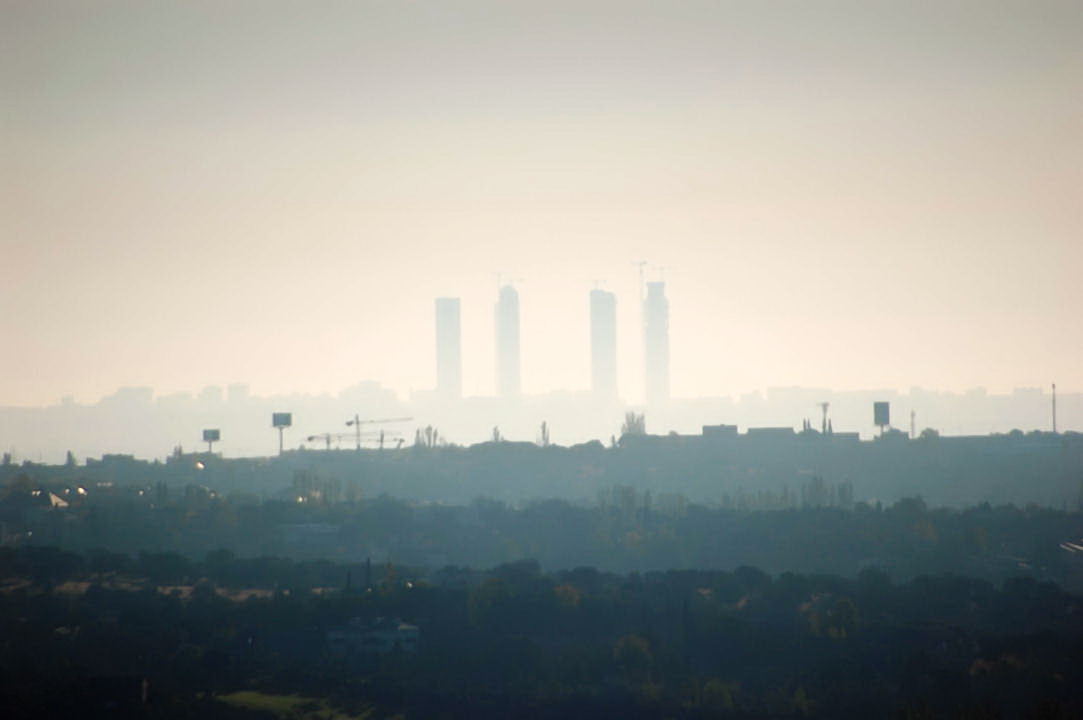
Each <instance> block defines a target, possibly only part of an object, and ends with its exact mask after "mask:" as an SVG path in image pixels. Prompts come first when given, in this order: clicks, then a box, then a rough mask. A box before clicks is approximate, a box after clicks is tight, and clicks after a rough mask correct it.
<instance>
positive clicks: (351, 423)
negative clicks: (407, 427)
mask: <svg viewBox="0 0 1083 720" xmlns="http://www.w3.org/2000/svg"><path fill="white" fill-rule="evenodd" d="M410 420H413V418H412V417H394V418H380V419H377V420H372V419H369V420H362V419H361V418H360V417H359V416H357V415H354V416H353V420H347V421H346V427H352V428H353V430H354V438H355V439H356V440H357V449H358V450H360V449H361V426H362V425H380V424H383V423H396V422H409V421H410ZM380 433H381V435H380V447H381V448H382V447H383V446H384V441H383V431H382V430H381V431H380Z"/></svg>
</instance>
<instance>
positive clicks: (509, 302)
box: [495, 285, 520, 397]
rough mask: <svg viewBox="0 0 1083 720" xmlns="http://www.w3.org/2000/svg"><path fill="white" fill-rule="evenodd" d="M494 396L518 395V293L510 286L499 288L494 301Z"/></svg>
mask: <svg viewBox="0 0 1083 720" xmlns="http://www.w3.org/2000/svg"><path fill="white" fill-rule="evenodd" d="M495 321H496V394H497V395H499V396H500V397H516V396H518V395H519V390H520V381H519V293H518V291H517V290H516V289H515V288H513V287H512V286H511V285H504V286H503V287H501V288H500V295H499V297H498V298H497V301H496V312H495Z"/></svg>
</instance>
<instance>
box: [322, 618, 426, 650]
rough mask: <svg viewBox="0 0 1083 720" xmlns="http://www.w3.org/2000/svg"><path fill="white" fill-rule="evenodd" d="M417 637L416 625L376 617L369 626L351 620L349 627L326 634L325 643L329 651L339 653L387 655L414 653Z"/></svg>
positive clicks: (418, 635)
mask: <svg viewBox="0 0 1083 720" xmlns="http://www.w3.org/2000/svg"><path fill="white" fill-rule="evenodd" d="M420 638H421V631H420V630H419V629H418V627H417V625H411V624H409V623H404V622H403V621H402V620H399V619H398V618H394V619H388V618H377V619H376V621H375V622H372V623H364V622H363V621H362V620H361V618H353V619H352V620H350V624H349V625H346V626H343V627H336V628H330V629H329V630H328V631H327V644H328V645H329V646H330V648H331V650H332V652H336V653H340V654H347V653H351V652H353V653H363V654H371V655H387V654H388V653H391V652H395V651H396V650H398V651H401V652H406V653H414V652H417V646H418V641H419V640H420Z"/></svg>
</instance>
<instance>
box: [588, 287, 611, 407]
mask: <svg viewBox="0 0 1083 720" xmlns="http://www.w3.org/2000/svg"><path fill="white" fill-rule="evenodd" d="M590 388H591V390H592V391H593V392H594V394H595V395H596V396H598V397H601V398H607V399H613V398H615V397H616V396H617V296H616V295H614V294H613V293H611V292H606V291H605V290H591V291H590Z"/></svg>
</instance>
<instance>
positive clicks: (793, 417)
mask: <svg viewBox="0 0 1083 720" xmlns="http://www.w3.org/2000/svg"><path fill="white" fill-rule="evenodd" d="M640 288H641V290H640V292H639V297H638V298H637V300H638V303H639V307H640V317H641V327H640V332H641V338H642V343H643V354H642V367H641V370H642V377H643V397H644V400H645V401H644V402H643V403H642V404H639V403H628V402H626V401H624V400H623V399H622V397H621V395H622V393H621V388H619V387H618V381H617V378H618V366H619V363H620V358H619V357H618V351H617V348H618V343H617V335H618V327H617V296H616V295H615V294H614V293H612V292H609V291H606V290H602V289H597V288H596V289H593V290H591V291H590V292H589V316H590V336H589V344H590V379H591V380H590V388H589V390H587V391H562V392H551V393H547V394H539V395H526V394H524V393H523V390H522V381H521V377H522V372H521V366H522V360H523V358H522V352H521V336H522V328H521V325H520V298H519V291H518V290H517V289H516V288H515V287H514V286H513V285H512V284H511V283H504V284H501V285H500V286H499V288H498V292H497V298H496V302H495V305H494V309H493V332H494V338H495V348H496V358H495V368H496V373H495V378H494V387H495V390H496V392H495V395H493V396H472V397H468V396H464V393H463V339H462V321H461V316H462V302H461V299H460V298H457V297H439V298H436V299H435V302H434V310H435V338H434V339H435V343H434V350H435V352H434V357H435V363H434V364H435V380H436V382H435V386H434V387H433V389H431V390H423V391H415V392H413V393H411V394H410V396H409V397H407V398H402V397H400V396H399V395H398V394H397V393H395V392H394V391H392V390H390V389H388V388H386V387H384V386H382V385H381V384H380V383H378V382H374V381H364V382H360V383H358V384H357V385H354V386H352V387H349V388H346V389H344V390H343V391H341V392H340V393H338V394H337V395H318V396H312V395H301V394H289V395H272V396H266V397H260V396H255V395H253V394H252V393H251V392H250V390H249V387H248V386H247V385H245V384H243V383H235V384H231V385H229V386H227V387H226V388H224V389H223V388H222V387H219V386H209V387H206V388H204V389H203V390H202V391H201V392H200V393H199V394H198V395H190V394H187V393H178V394H169V395H156V394H155V392H154V390H153V389H152V388H149V387H126V388H121V389H119V390H118V391H117V392H116V393H114V394H113V395H110V396H108V397H105V398H102V399H101V400H100V401H98V402H96V403H90V404H81V403H77V402H75V401H74V400H73V399H72V398H64V399H63V400H61V401H60V403H58V404H56V405H53V406H48V407H39V408H26V407H0V450H2V451H3V452H4V453H5V454H6V455H7V456H8V457H9V458H11V460H12V461H25V460H30V461H34V462H37V461H42V462H60V461H62V460H64V459H65V458H66V457H67V456H68V453H69V452H70V453H72V454H74V455H75V456H76V457H83V458H85V457H95V456H100V455H102V454H109V453H120V454H131V455H135V456H137V457H142V458H165V457H168V456H170V455H171V454H172V453H174V452H175V451H176V449H177V448H178V447H180V448H183V449H192V448H198V447H200V446H202V445H203V443H205V442H206V441H207V439H208V438H209V437H213V438H214V439H213V441H212V442H213V443H217V445H216V446H215V447H214V450H215V451H217V452H220V453H221V454H223V455H224V456H226V457H259V456H267V455H272V454H275V453H276V452H278V450H279V443H280V442H281V443H282V445H281V447H282V448H283V449H287V450H290V449H298V448H322V449H333V448H349V447H354V446H362V447H377V446H379V447H384V446H388V447H394V446H398V445H402V444H403V443H413V442H414V441H415V439H416V438H417V437H418V436H419V434H420V433H422V432H426V433H428V434H429V436H430V438H431V440H432V441H435V442H439V443H451V444H463V445H468V444H472V443H477V442H483V441H486V440H491V439H495V438H499V439H504V440H513V441H527V442H536V441H538V442H540V441H542V440H543V435H544V442H546V443H549V442H552V443H554V444H564V445H572V444H576V443H582V442H588V441H592V440H598V441H601V442H602V443H605V444H612V443H614V442H615V441H616V440H617V439H618V438H619V436H620V434H621V427H622V423H623V422H624V420H625V415H626V413H628V412H635V413H637V414H641V415H643V420H644V425H645V429H646V431H647V432H648V433H651V434H668V433H677V434H690V433H691V434H698V433H700V432H701V431H702V430H703V429H704V428H708V427H717V426H727V427H733V428H734V429H735V430H736V429H738V428H739V429H741V430H742V431H745V430H748V429H760V430H762V429H765V428H770V429H775V430H788V429H792V430H797V429H799V428H800V429H801V430H802V431H807V430H813V429H816V428H818V429H819V430H818V431H819V432H823V433H827V432H828V431H830V432H832V433H835V434H839V435H842V436H852V437H854V438H858V437H862V438H866V439H868V438H871V437H873V436H875V435H876V434H878V433H881V432H883V431H884V430H885V429H888V428H891V427H894V428H897V429H899V430H900V431H901V432H902V433H903V434H905V435H908V436H910V437H916V436H918V435H919V434H920V433H921V432H922V431H924V430H926V429H930V430H933V431H935V432H937V433H940V434H944V435H956V436H958V435H986V434H992V433H1008V432H1011V431H1013V430H1020V431H1024V432H1030V431H1034V430H1040V431H1057V430H1059V431H1077V430H1080V429H1083V394H1081V393H1061V394H1060V395H1059V396H1054V394H1053V393H1055V389H1054V388H1053V387H1050V391H1049V392H1047V391H1046V390H1045V389H1044V388H1036V387H1031V388H1017V389H1015V390H1014V391H1012V392H1011V393H1009V394H1003V395H996V394H990V393H987V392H986V391H985V390H984V389H982V388H975V389H973V390H969V391H967V392H964V393H946V392H938V391H933V390H927V389H922V388H911V389H910V390H909V391H908V392H900V391H898V390H895V389H870V390H862V391H843V392H840V391H834V390H831V389H827V388H802V387H778V388H768V389H767V390H766V391H765V392H760V391H754V392H749V393H744V394H741V395H739V396H737V397H726V396H722V397H699V398H673V397H671V395H670V339H669V310H670V308H669V300H668V299H667V297H666V285H665V283H664V282H662V281H653V282H641V283H640ZM878 402H880V403H887V404H888V407H889V408H890V410H889V412H890V413H891V417H890V419H888V420H887V421H886V422H880V419H879V418H874V417H873V411H872V408H873V405H874V403H878ZM272 413H289V414H290V416H291V422H290V425H289V427H279V428H278V430H277V431H273V430H272V428H271V427H270V424H269V419H270V417H271V414H272ZM388 419H394V420H396V422H394V423H391V424H385V423H384V422H383V421H385V420H388ZM543 424H544V428H543ZM362 428H363V430H364V432H362ZM204 431H208V432H211V435H210V436H208V435H204Z"/></svg>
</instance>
